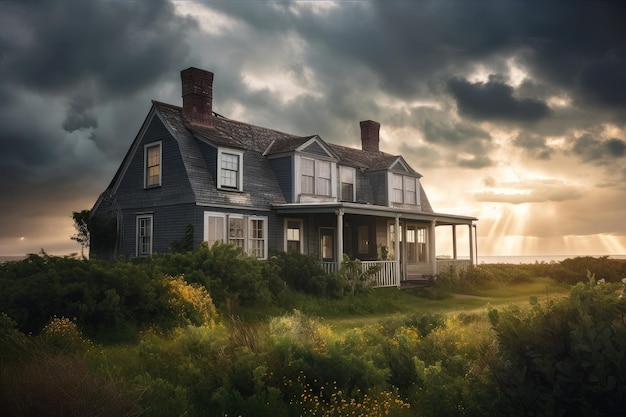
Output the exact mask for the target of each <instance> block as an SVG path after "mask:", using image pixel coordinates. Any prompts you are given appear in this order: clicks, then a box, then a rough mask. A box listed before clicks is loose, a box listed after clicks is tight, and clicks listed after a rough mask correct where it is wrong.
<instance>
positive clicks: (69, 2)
mask: <svg viewBox="0 0 626 417" xmlns="http://www.w3.org/2000/svg"><path fill="white" fill-rule="evenodd" d="M0 8H2V9H3V10H2V11H3V14H5V16H4V17H3V18H2V21H7V22H8V23H10V24H9V25H8V27H7V26H5V29H0V39H1V42H2V46H3V59H2V61H0V62H1V63H0V76H1V77H2V79H3V80H4V81H3V82H7V83H16V84H18V85H22V86H24V87H25V88H28V89H31V90H34V91H38V92H47V93H53V94H54V93H60V94H65V93H66V92H67V91H68V90H71V89H74V88H82V87H83V85H84V84H85V83H89V84H90V85H94V86H95V88H96V89H97V91H98V92H99V93H100V94H103V95H120V94H124V95H126V94H132V93H134V92H136V91H139V90H141V89H142V88H145V87H146V86H149V85H151V84H153V83H154V82H155V81H157V80H159V79H162V77H163V74H168V73H169V72H170V71H175V70H178V69H179V67H180V60H181V59H182V58H183V57H184V56H185V55H186V53H187V52H188V49H187V46H186V45H185V44H184V42H182V41H183V39H184V36H183V35H184V33H185V31H186V27H187V26H188V25H191V24H192V22H191V21H187V20H183V19H181V18H178V17H175V16H174V14H173V7H172V5H171V4H170V3H169V2H167V1H164V0H156V1H139V0H138V1H104V0H100V1H99V0H95V1H75V0H58V1H45V0H43V1H30V2H3V4H2V5H0ZM14 29H15V30H14Z"/></svg>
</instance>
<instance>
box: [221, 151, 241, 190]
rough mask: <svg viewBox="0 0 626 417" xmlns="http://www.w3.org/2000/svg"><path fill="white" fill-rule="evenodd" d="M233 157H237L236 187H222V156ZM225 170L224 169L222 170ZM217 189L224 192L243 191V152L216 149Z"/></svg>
mask: <svg viewBox="0 0 626 417" xmlns="http://www.w3.org/2000/svg"><path fill="white" fill-rule="evenodd" d="M225 154H226V155H233V156H236V157H237V162H238V166H237V171H235V172H236V173H237V186H236V187H232V186H229V185H224V178H223V176H222V156H223V155H225ZM224 169H226V168H224ZM217 188H219V189H220V190H225V191H243V152H242V151H237V150H234V149H229V148H218V150H217Z"/></svg>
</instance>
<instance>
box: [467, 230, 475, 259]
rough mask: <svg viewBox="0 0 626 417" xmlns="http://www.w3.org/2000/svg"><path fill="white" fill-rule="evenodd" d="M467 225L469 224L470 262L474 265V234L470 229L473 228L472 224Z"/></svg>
mask: <svg viewBox="0 0 626 417" xmlns="http://www.w3.org/2000/svg"><path fill="white" fill-rule="evenodd" d="M468 226H469V250H470V253H469V255H470V263H471V264H472V265H474V237H473V236H474V234H473V233H472V232H473V230H472V229H473V228H474V225H473V224H469V225H468Z"/></svg>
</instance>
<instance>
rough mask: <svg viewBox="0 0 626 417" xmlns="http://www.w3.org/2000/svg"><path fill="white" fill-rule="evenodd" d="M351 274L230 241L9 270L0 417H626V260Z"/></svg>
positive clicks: (5, 269) (1, 321)
mask: <svg viewBox="0 0 626 417" xmlns="http://www.w3.org/2000/svg"><path fill="white" fill-rule="evenodd" d="M348 261H349V260H348ZM349 266H350V265H346V271H344V273H343V274H342V275H339V274H338V275H330V276H329V275H325V274H323V273H322V272H320V269H319V263H317V261H316V260H315V259H313V258H310V257H307V256H304V255H300V254H292V253H279V254H275V255H274V256H273V257H272V258H271V259H269V260H268V261H265V262H260V261H257V260H256V259H253V258H250V257H247V256H245V255H244V254H243V253H242V252H241V251H240V250H238V249H236V248H234V247H232V246H228V245H216V246H214V247H212V248H208V247H201V248H200V249H198V250H196V251H193V252H185V253H175V254H168V255H160V256H155V257H153V258H150V259H144V260H141V259H132V260H130V261H125V260H117V261H115V262H103V261H95V260H88V259H72V258H59V257H51V256H48V255H46V254H43V253H42V254H40V255H31V256H29V257H28V258H27V259H26V260H24V261H19V262H7V263H4V264H1V265H0V409H2V410H3V412H4V413H5V415H8V416H31V415H32V416H35V415H52V416H56V415H59V416H60V415H64V416H66V415H72V416H82V415H85V416H86V415H102V416H108V415H111V416H138V415H142V416H178V415H186V416H224V415H243V416H250V415H272V416H343V415H351V416H352V415H363V416H382V415H391V416H459V415H465V416H483V415H512V416H528V415H538V416H543V415H545V416H553V415H567V416H577V415H580V416H583V415H606V416H612V415H618V413H619V415H621V411H620V410H623V409H624V407H625V404H624V402H625V399H626V392H625V391H626V371H625V370H626V363H624V361H625V359H624V358H625V357H624V352H625V351H626V320H625V319H624V317H626V316H625V315H626V297H625V295H624V291H625V290H624V288H625V286H626V279H624V276H626V274H624V269H623V268H624V264H623V263H621V262H619V261H613V260H610V259H608V258H576V259H574V260H567V261H563V262H561V263H553V264H532V265H481V266H478V267H475V268H472V269H470V270H468V271H465V272H462V273H460V274H458V275H456V274H454V273H452V271H451V272H445V273H441V274H439V275H438V276H437V277H434V278H433V284H432V286H430V287H428V288H427V289H416V290H412V291H398V290H396V289H380V290H371V289H370V288H368V286H367V277H365V276H362V275H360V271H361V270H360V268H357V269H355V271H357V272H359V274H356V273H354V274H350V273H349V272H350V271H351V269H350V268H349ZM588 271H589V272H588ZM598 271H600V272H598ZM594 273H595V275H594ZM619 274H623V275H621V277H620V275H619ZM575 276H577V277H579V276H582V277H583V279H581V280H579V281H580V282H577V283H575V282H574V281H573V280H574V278H573V277H575ZM570 284H575V285H573V286H571V285H570ZM459 293H461V294H463V296H462V297H460V296H459Z"/></svg>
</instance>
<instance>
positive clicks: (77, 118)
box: [63, 96, 98, 132]
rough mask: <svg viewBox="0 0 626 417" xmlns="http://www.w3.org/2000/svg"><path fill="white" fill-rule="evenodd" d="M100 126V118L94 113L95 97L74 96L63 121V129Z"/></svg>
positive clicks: (69, 130) (70, 130) (71, 129)
mask: <svg viewBox="0 0 626 417" xmlns="http://www.w3.org/2000/svg"><path fill="white" fill-rule="evenodd" d="M95 127H98V119H97V118H96V115H95V114H94V113H93V98H91V97H85V96H77V97H74V98H73V99H72V101H71V103H70V108H69V109H68V110H67V115H66V117H65V120H64V121H63V129H65V130H66V131H67V132H73V131H75V130H79V129H87V128H95Z"/></svg>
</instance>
